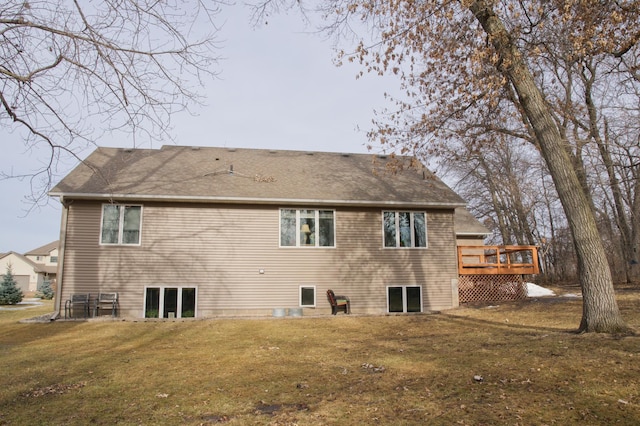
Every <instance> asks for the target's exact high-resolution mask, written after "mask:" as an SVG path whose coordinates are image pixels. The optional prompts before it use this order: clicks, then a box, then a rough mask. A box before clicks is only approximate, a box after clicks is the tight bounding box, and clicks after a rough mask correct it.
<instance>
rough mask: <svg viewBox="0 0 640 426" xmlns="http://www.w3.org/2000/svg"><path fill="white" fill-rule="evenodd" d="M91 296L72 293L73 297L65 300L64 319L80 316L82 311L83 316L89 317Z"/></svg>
mask: <svg viewBox="0 0 640 426" xmlns="http://www.w3.org/2000/svg"><path fill="white" fill-rule="evenodd" d="M90 298H91V295H90V294H72V295H71V299H68V300H67V301H66V302H64V319H71V318H78V317H79V315H78V313H79V312H82V317H83V318H85V319H87V318H89V299H90Z"/></svg>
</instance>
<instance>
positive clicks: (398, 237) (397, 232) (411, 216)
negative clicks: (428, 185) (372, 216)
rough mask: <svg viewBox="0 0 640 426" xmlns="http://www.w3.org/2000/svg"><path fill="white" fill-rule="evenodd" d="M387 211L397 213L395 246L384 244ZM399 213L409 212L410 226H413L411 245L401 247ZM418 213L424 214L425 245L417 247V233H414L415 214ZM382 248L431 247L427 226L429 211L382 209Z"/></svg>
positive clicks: (407, 248)
mask: <svg viewBox="0 0 640 426" xmlns="http://www.w3.org/2000/svg"><path fill="white" fill-rule="evenodd" d="M385 213H394V215H395V219H396V221H395V225H396V246H395V247H387V246H386V245H385V244H384V235H385V234H384V214H385ZM399 213H409V214H410V216H409V227H410V228H411V246H410V247H401V246H400V214H399ZM416 213H422V214H424V247H416V246H415V241H414V238H415V235H414V233H413V229H414V219H413V218H414V215H415V214H416ZM382 248H383V249H390V250H397V249H401V250H414V249H417V250H425V249H428V248H429V227H428V226H427V212H425V211H422V210H421V211H413V210H383V211H382Z"/></svg>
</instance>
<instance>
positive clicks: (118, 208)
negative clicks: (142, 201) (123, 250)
mask: <svg viewBox="0 0 640 426" xmlns="http://www.w3.org/2000/svg"><path fill="white" fill-rule="evenodd" d="M141 219H142V206H125V205H120V204H104V205H103V206H102V228H101V230H100V243H101V244H128V245H137V244H140V229H141V223H142V221H141Z"/></svg>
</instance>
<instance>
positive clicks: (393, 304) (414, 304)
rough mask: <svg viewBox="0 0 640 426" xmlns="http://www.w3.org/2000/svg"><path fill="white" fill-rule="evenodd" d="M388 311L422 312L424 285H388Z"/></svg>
mask: <svg viewBox="0 0 640 426" xmlns="http://www.w3.org/2000/svg"><path fill="white" fill-rule="evenodd" d="M387 312H389V313H393V312H404V313H409V312H422V287H421V286H419V285H399V286H387Z"/></svg>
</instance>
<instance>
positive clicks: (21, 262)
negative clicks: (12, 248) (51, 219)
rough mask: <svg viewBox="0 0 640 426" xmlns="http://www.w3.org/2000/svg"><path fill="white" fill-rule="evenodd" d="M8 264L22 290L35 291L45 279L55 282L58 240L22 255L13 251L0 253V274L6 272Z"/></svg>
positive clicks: (24, 291) (25, 291)
mask: <svg viewBox="0 0 640 426" xmlns="http://www.w3.org/2000/svg"><path fill="white" fill-rule="evenodd" d="M9 265H10V266H11V272H12V274H13V276H14V278H15V280H16V282H17V283H18V287H20V289H21V290H22V292H23V293H27V292H35V291H37V290H39V289H40V288H41V287H42V284H43V283H44V282H45V281H49V282H52V283H53V282H55V279H56V272H57V269H58V241H53V242H51V243H49V244H47V245H44V246H42V247H39V248H37V249H35V250H31V251H30V252H28V253H25V254H24V255H22V254H19V253H15V252H9V253H6V254H4V255H0V275H2V274H5V273H6V271H7V267H8V266H9Z"/></svg>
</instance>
